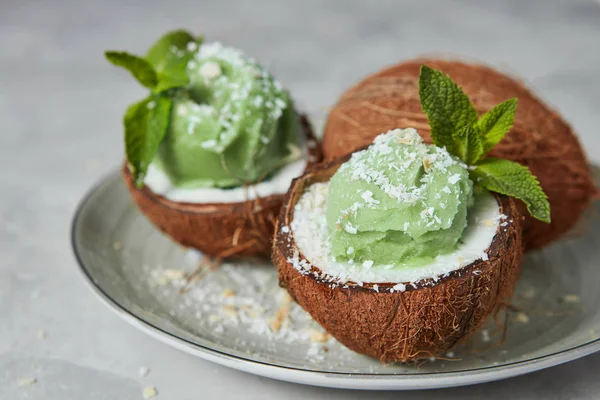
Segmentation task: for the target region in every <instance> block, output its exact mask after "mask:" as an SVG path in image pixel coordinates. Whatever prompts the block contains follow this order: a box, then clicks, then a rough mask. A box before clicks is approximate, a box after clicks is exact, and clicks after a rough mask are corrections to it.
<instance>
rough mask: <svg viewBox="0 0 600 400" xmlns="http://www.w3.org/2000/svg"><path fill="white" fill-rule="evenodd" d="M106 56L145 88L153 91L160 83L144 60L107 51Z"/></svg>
mask: <svg viewBox="0 0 600 400" xmlns="http://www.w3.org/2000/svg"><path fill="white" fill-rule="evenodd" d="M104 55H105V56H106V59H107V60H108V61H110V62H111V63H112V64H114V65H116V66H117V67H122V68H125V69H126V70H128V71H129V72H131V74H132V75H133V76H134V78H135V79H137V80H138V82H140V83H141V84H142V85H144V86H145V87H147V88H150V89H152V88H154V87H155V86H156V84H157V83H158V77H157V75H156V71H155V70H154V68H152V65H150V63H149V62H148V61H146V60H144V59H143V58H140V57H138V56H136V55H133V54H129V53H127V52H124V51H107V52H105V53H104Z"/></svg>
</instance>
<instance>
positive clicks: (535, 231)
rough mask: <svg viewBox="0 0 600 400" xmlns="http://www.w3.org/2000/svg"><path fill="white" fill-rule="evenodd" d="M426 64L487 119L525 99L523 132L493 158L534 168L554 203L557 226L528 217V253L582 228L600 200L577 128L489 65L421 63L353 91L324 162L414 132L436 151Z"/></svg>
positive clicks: (341, 105)
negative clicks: (424, 83)
mask: <svg viewBox="0 0 600 400" xmlns="http://www.w3.org/2000/svg"><path fill="white" fill-rule="evenodd" d="M422 64H426V65H427V66H429V67H431V68H434V69H437V70H441V71H443V72H445V73H447V74H448V75H450V77H451V78H452V79H453V80H454V81H455V82H456V83H457V84H458V85H459V86H462V88H463V90H464V91H465V93H466V94H467V95H468V96H469V98H470V99H471V101H472V102H473V104H474V105H475V108H476V109H477V111H478V112H479V114H480V115H481V114H483V113H485V112H487V111H489V110H490V109H491V108H492V107H493V106H495V105H496V104H498V103H500V102H502V101H505V100H508V99H509V98H512V97H517V98H518V99H519V105H518V107H517V113H516V117H515V124H514V126H513V128H512V130H511V131H510V132H509V133H508V134H507V135H506V136H505V138H504V139H503V140H502V141H501V142H500V143H499V144H498V145H497V146H496V147H494V148H493V150H492V151H491V153H490V155H491V156H493V157H499V158H506V159H509V160H513V161H517V162H519V163H521V164H523V165H526V166H528V167H529V168H530V169H531V171H532V172H533V174H534V175H536V176H537V177H538V178H539V180H540V183H541V186H542V188H543V189H544V191H545V192H546V194H547V195H548V200H549V201H550V207H551V212H552V223H551V224H549V225H548V224H546V223H543V222H540V221H538V220H535V219H534V218H533V217H531V216H530V215H529V213H527V212H526V209H525V206H524V205H523V204H522V203H521V202H518V206H519V209H520V210H521V211H522V212H521V214H522V215H524V216H525V223H524V229H525V231H524V235H523V236H524V240H525V245H526V247H527V248H528V249H533V248H539V247H542V246H544V245H547V244H548V243H550V242H552V241H554V240H556V239H558V238H559V237H560V236H562V235H563V234H564V233H566V232H567V231H569V230H570V229H571V228H572V227H573V226H574V225H575V223H576V222H577V221H578V219H579V218H580V216H581V215H582V213H583V212H584V210H585V209H586V208H587V207H588V205H589V204H590V202H591V200H592V199H593V198H594V197H597V193H598V192H597V189H596V187H595V186H594V184H593V181H592V178H591V174H590V168H589V165H588V162H587V160H586V156H585V154H584V152H583V150H582V148H581V145H580V144H579V142H578V140H577V138H576V136H575V135H574V134H573V131H572V130H571V128H570V127H569V125H568V124H567V123H566V122H565V121H564V120H563V119H562V118H561V117H560V116H559V115H558V113H557V112H556V111H554V110H552V109H550V108H549V107H548V106H546V105H545V104H543V103H542V102H541V100H539V99H538V98H536V97H535V96H534V95H533V93H531V92H530V91H529V90H528V89H527V88H526V87H525V86H524V85H523V84H522V83H520V82H518V81H516V80H514V79H512V78H510V77H508V76H506V75H503V74H501V73H499V72H497V71H494V70H493V69H490V68H488V67H486V66H483V65H477V64H466V63H463V62H459V61H447V60H439V59H415V60H411V61H408V62H404V63H401V64H397V65H395V66H392V67H390V68H387V69H384V70H382V71H380V72H377V73H375V74H373V75H371V76H369V77H367V78H365V79H363V80H362V81H360V82H359V83H358V84H356V85H354V86H353V87H351V88H349V89H348V90H347V91H346V92H345V93H344V94H343V95H342V96H341V97H340V99H339V100H338V102H337V104H336V105H335V106H334V107H333V109H332V110H331V112H330V114H329V118H328V120H327V123H326V126H325V132H324V136H323V154H324V156H325V158H326V159H333V158H336V157H339V156H341V155H343V154H347V153H349V152H352V151H354V150H356V149H357V148H359V147H362V146H365V145H367V144H369V143H371V141H372V140H373V139H374V138H375V136H377V135H378V134H380V133H382V132H386V131H388V130H390V129H395V128H407V127H413V128H415V129H417V130H418V131H419V133H420V134H421V135H422V136H423V138H424V139H425V141H426V142H428V143H431V136H430V131H429V124H428V121H427V117H426V115H425V114H424V113H423V112H422V111H421V105H420V101H419V88H418V81H419V70H420V67H421V65H422Z"/></svg>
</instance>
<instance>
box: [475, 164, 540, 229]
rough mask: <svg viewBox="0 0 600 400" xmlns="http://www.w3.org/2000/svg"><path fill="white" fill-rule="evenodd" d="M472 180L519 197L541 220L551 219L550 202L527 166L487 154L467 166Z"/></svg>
mask: <svg viewBox="0 0 600 400" xmlns="http://www.w3.org/2000/svg"><path fill="white" fill-rule="evenodd" d="M470 175H471V179H472V180H473V182H476V183H478V184H480V185H481V186H483V187H485V188H486V189H488V190H490V191H492V192H496V193H500V194H504V195H507V196H511V197H514V198H517V199H519V200H522V201H523V202H524V203H525V204H526V205H527V210H528V211H529V213H530V214H531V215H532V216H533V217H534V218H537V219H539V220H540V221H544V222H546V223H550V204H549V203H548V197H546V194H545V193H544V191H543V190H542V188H541V187H540V183H539V181H538V180H537V178H536V177H535V176H534V175H533V174H532V173H531V171H529V168H527V167H525V166H523V165H521V164H519V163H516V162H513V161H508V160H503V159H499V158H492V157H490V158H486V159H485V160H483V161H481V162H480V163H478V164H477V165H475V168H473V169H471V170H470Z"/></svg>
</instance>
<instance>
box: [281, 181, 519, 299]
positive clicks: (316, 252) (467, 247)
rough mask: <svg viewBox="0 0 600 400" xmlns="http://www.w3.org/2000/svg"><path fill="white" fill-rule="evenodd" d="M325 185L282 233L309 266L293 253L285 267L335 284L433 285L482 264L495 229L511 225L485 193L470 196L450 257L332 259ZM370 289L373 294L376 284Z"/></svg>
mask: <svg viewBox="0 0 600 400" xmlns="http://www.w3.org/2000/svg"><path fill="white" fill-rule="evenodd" d="M328 186H329V184H328V183H315V184H312V185H311V186H309V187H308V188H307V189H306V191H305V192H304V193H303V194H302V196H301V197H300V199H299V200H298V202H297V203H296V206H295V208H294V219H293V221H292V223H291V227H283V228H282V229H283V230H284V231H290V230H291V234H292V235H293V238H294V240H295V242H296V245H297V247H298V249H299V250H300V252H301V253H302V254H303V255H304V257H305V258H306V259H307V260H308V264H307V263H306V262H302V261H301V260H300V259H299V257H298V254H295V255H294V257H292V258H290V259H289V260H288V262H291V263H292V264H293V266H294V267H295V268H296V269H298V270H299V271H300V272H301V273H307V272H309V271H311V269H312V266H315V267H316V268H318V269H319V270H321V273H322V274H324V276H322V278H324V279H326V280H328V281H333V282H336V283H338V284H345V283H347V282H353V283H355V284H358V285H363V284H364V283H372V284H373V283H397V285H396V286H395V287H394V290H396V291H404V290H405V289H406V286H407V285H410V284H411V283H416V282H419V281H422V280H425V279H433V280H434V281H437V280H439V279H440V278H443V277H444V276H447V275H448V274H450V273H451V272H453V271H456V270H459V269H461V268H463V267H465V266H467V265H469V264H471V263H473V262H474V261H476V260H479V259H483V260H487V259H488V255H487V250H488V249H489V247H490V245H491V243H492V241H493V239H494V236H495V235H496V231H497V230H498V228H499V227H500V228H501V229H507V226H508V224H509V223H510V222H511V221H509V220H507V217H506V216H505V215H503V214H501V213H500V207H499V204H498V202H497V200H496V198H495V197H494V196H493V195H492V194H490V193H489V192H481V193H478V194H476V195H475V204H474V205H473V207H471V208H470V209H469V213H468V222H467V227H466V228H465V230H464V232H463V235H462V237H461V240H460V241H459V243H458V245H457V248H456V249H455V250H454V251H453V252H451V253H447V254H443V255H439V256H437V257H436V258H435V259H434V260H433V261H432V262H431V263H429V264H426V265H418V266H415V265H377V264H375V263H374V262H372V261H369V260H366V261H363V262H358V261H357V262H352V261H341V260H335V259H334V258H333V257H332V256H331V254H330V244H329V243H330V239H329V231H328V229H327V221H326V211H327V197H328ZM475 273H477V271H475ZM373 289H374V290H378V288H377V285H375V286H374V287H373Z"/></svg>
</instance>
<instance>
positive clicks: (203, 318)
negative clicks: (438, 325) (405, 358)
mask: <svg viewBox="0 0 600 400" xmlns="http://www.w3.org/2000/svg"><path fill="white" fill-rule="evenodd" d="M587 222H588V224H587V225H588V227H589V228H588V229H585V230H584V231H585V233H583V232H581V234H580V235H578V236H577V237H573V238H571V239H566V240H563V241H561V242H560V243H557V244H556V245H554V246H552V247H550V248H548V249H545V250H544V251H541V252H535V253H530V254H528V255H527V257H526V260H525V265H524V274H523V277H522V279H521V281H520V283H519V286H518V290H517V293H516V295H515V297H514V299H513V302H512V304H513V305H514V307H515V310H514V311H511V312H509V313H508V314H507V319H506V323H507V330H506V337H505V340H504V341H502V336H503V333H502V331H501V329H499V328H498V326H497V325H496V324H495V323H494V321H490V323H489V325H488V326H487V327H486V328H485V329H483V330H482V331H481V332H480V333H478V334H476V335H475V336H474V337H473V339H472V340H471V341H470V342H469V343H466V344H465V345H463V346H462V347H460V348H459V349H456V350H455V351H454V352H451V353H449V354H447V355H446V356H445V357H444V359H437V360H430V361H427V362H423V363H421V364H419V365H382V364H381V363H379V362H378V361H377V360H373V359H370V358H367V357H364V356H361V355H358V354H356V353H353V352H352V351H350V350H348V349H346V348H345V347H343V346H341V345H340V344H339V343H337V342H336V341H335V340H333V339H330V338H328V337H327V335H325V334H324V332H323V330H322V329H321V328H320V327H319V326H318V325H316V323H314V321H312V319H311V318H310V316H308V315H307V314H306V313H305V312H304V311H303V310H302V309H301V308H300V307H298V306H297V305H295V304H293V303H291V302H290V301H289V298H288V297H287V295H286V294H285V292H283V290H282V289H280V288H279V287H278V285H277V277H276V273H275V270H274V268H273V267H272V265H270V264H269V263H267V262H263V263H261V262H233V263H225V264H222V265H221V266H219V267H218V268H216V269H215V268H211V267H209V266H208V265H206V262H205V261H206V260H203V259H202V255H201V254H199V253H198V252H195V251H191V250H187V249H184V248H181V247H180V246H178V245H176V244H174V243H173V242H171V241H170V240H169V239H168V238H167V237H165V236H164V235H163V234H161V233H160V232H159V231H158V230H156V229H154V228H153V227H152V226H151V225H150V224H149V223H148V222H147V220H146V219H145V218H144V217H143V216H142V215H141V214H140V213H139V212H138V211H137V209H136V208H135V206H134V205H133V204H132V202H131V201H130V198H129V195H128V192H127V190H126V188H125V185H124V184H123V183H122V182H121V179H120V177H119V175H118V173H117V172H114V173H112V174H110V175H109V176H108V177H106V178H105V179H103V180H102V181H101V182H100V183H99V184H98V185H97V186H96V187H94V188H93V189H92V190H91V191H90V192H89V194H88V195H87V196H86V197H85V199H84V200H83V201H82V203H81V205H80V206H79V208H78V210H77V212H76V214H75V217H74V220H73V225H72V241H73V249H74V252H75V255H76V258H77V260H78V262H79V266H80V268H81V271H82V272H83V275H84V277H85V279H86V281H87V282H88V283H89V286H90V287H91V288H92V289H93V290H94V292H95V293H97V294H98V295H99V297H100V298H101V299H102V300H103V301H104V303H106V304H107V305H109V306H110V308H111V309H113V310H115V311H116V312H117V313H118V314H119V315H120V316H121V317H123V318H124V319H125V320H126V321H128V322H129V323H131V324H132V325H134V326H136V327H138V328H140V329H141V330H142V331H144V332H146V333H148V334H149V335H151V336H153V337H155V338H157V339H159V340H161V341H162V342H165V343H167V344H169V345H171V346H174V347H176V348H178V349H180V350H183V351H185V352H187V353H190V354H193V355H195V356H198V357H201V358H204V359H207V360H210V361H213V362H216V363H219V364H223V365H226V366H228V367H232V368H236V369H239V370H242V371H246V372H250V373H253V374H257V375H263V376H266V377H270V378H275V379H280V380H285V381H290V382H297V383H303V384H309V385H318V386H330V387H338V388H352V389H372V390H383V389H421V388H440V387H449V386H459V385H466V384H474V383H479V382H486V381H492V380H497V379H503V378H508V377H511V376H516V375H521V374H525V373H528V372H532V371H535V370H539V369H542V368H546V367H550V366H553V365H557V364H560V363H563V362H566V361H570V360H573V359H576V358H579V357H583V356H585V355H587V354H590V353H592V352H595V351H597V350H599V349H600V309H599V307H598V304H600V291H599V290H598V288H597V286H598V282H600V246H599V245H598V244H599V239H600V217H599V214H598V212H597V210H596V209H594V210H591V212H590V213H589V217H588V218H587ZM199 265H200V272H199V273H197V274H196V275H194V276H196V277H197V279H196V280H194V281H193V282H191V283H189V284H188V283H186V276H189V275H190V274H191V273H192V272H193V271H195V270H197V268H198V266H199ZM182 289H183V290H182ZM182 292H183V293H182ZM499 320H500V321H501V322H504V315H502V316H499Z"/></svg>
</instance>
